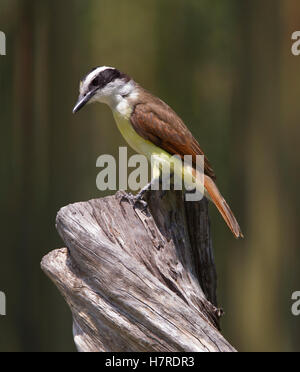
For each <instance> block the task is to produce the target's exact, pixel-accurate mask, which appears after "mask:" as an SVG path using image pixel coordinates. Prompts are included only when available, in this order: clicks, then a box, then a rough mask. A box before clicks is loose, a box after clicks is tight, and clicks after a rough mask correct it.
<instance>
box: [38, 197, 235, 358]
mask: <svg viewBox="0 0 300 372" xmlns="http://www.w3.org/2000/svg"><path fill="white" fill-rule="evenodd" d="M146 199H147V201H148V207H147V209H146V210H142V209H139V208H135V207H134V206H133V204H132V201H131V199H130V198H129V197H128V195H127V194H126V193H123V192H118V193H117V194H116V195H114V196H110V197H107V198H104V199H97V200H91V201H89V202H82V203H77V204H74V205H69V206H67V207H65V208H63V209H62V210H61V211H60V212H59V213H58V216H57V230H58V232H59V234H60V236H61V237H62V239H63V240H64V242H65V244H66V246H67V248H64V249H61V250H57V251H54V252H51V253H50V254H49V255H47V256H46V257H44V259H43V261H42V269H43V270H44V272H45V273H46V274H47V275H48V276H49V277H50V278H51V280H52V281H53V282H54V283H55V284H56V285H57V287H58V288H59V290H60V292H61V293H62V295H63V296H64V298H65V299H66V301H67V303H68V304H69V306H70V309H71V311H72V315H73V320H74V327H73V332H74V340H75V343H76V346H77V348H78V350H79V351H113V352H121V351H123V352H124V351H139V352H151V351H152V352H153V351H160V352H162V351H212V352H215V351H226V352H229V351H235V350H234V348H233V347H232V346H231V345H230V344H229V343H228V342H227V341H226V340H225V339H224V337H223V336H222V335H221V334H220V332H219V330H218V329H219V318H220V316H221V313H222V312H221V311H220V310H219V309H218V308H217V300H216V285H217V279H216V271H215V264H214V258H213V252H212V243H211V236H210V226H209V218H208V205H207V204H208V203H207V201H206V200H205V199H204V200H202V201H201V202H199V203H187V202H185V201H184V199H183V195H182V193H181V192H174V191H170V192H168V193H167V194H166V195H165V196H163V197H162V194H161V193H160V192H153V191H152V192H149V193H148V194H147V195H146Z"/></svg>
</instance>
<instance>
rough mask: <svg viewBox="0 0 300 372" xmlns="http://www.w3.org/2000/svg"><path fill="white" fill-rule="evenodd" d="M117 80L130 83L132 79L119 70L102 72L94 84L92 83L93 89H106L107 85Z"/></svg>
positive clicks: (94, 80) (93, 81)
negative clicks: (124, 80)
mask: <svg viewBox="0 0 300 372" xmlns="http://www.w3.org/2000/svg"><path fill="white" fill-rule="evenodd" d="M116 79H126V81H129V80H130V78H129V77H128V76H127V75H125V74H122V73H121V72H120V71H119V70H117V69H106V70H104V71H101V72H100V73H99V75H98V76H96V77H95V78H94V79H93V80H92V82H91V83H90V86H91V87H99V89H102V88H104V87H105V86H106V85H107V84H109V83H111V82H112V81H114V80H116Z"/></svg>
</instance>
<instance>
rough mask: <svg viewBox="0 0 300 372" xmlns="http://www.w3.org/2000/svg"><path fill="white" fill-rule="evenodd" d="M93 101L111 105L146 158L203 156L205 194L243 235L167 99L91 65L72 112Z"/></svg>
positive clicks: (211, 172) (130, 141)
mask: <svg viewBox="0 0 300 372" xmlns="http://www.w3.org/2000/svg"><path fill="white" fill-rule="evenodd" d="M95 102H99V103H104V104H106V105H108V106H109V107H110V108H111V110H112V113H113V116H114V119H115V121H116V124H117V126H118V128H119V130H120V132H121V134H122V135H123V137H124V138H125V140H126V141H127V143H128V144H129V146H130V147H132V148H133V149H134V150H135V151H136V152H138V153H140V154H143V155H145V156H147V158H148V159H149V155H151V154H163V155H164V156H169V157H171V156H174V155H177V156H180V157H181V158H182V159H183V158H184V156H186V155H189V156H191V157H192V159H193V166H194V164H195V163H196V157H197V155H202V156H204V190H205V196H207V197H208V199H209V200H210V201H212V202H213V203H214V204H215V206H216V207H217V209H218V210H219V212H220V214H221V216H222V217H223V219H224V221H225V222H226V224H227V225H228V227H229V229H230V230H231V232H232V233H233V235H234V236H235V237H236V238H237V239H238V238H243V237H244V236H243V233H242V231H241V228H240V226H239V224H238V222H237V220H236V218H235V216H234V214H233V212H232V211H231V209H230V207H229V205H228V204H227V202H226V201H225V199H224V198H223V196H222V194H221V193H220V191H219V189H218V187H217V185H216V175H215V172H214V170H213V168H212V166H211V164H210V163H209V161H208V159H207V157H206V156H205V155H204V152H203V151H202V150H201V148H200V145H199V143H198V142H197V140H196V139H195V137H194V136H193V135H192V133H191V132H190V130H189V129H188V128H187V126H186V125H185V124H184V122H183V120H182V119H181V118H180V117H179V116H178V115H177V114H176V112H175V111H173V109H172V108H171V107H170V106H169V105H168V104H167V103H165V102H164V101H162V100H161V99H159V98H158V97H156V96H155V95H153V94H151V93H150V92H149V91H147V90H146V89H144V88H143V87H142V86H141V85H140V84H138V83H137V82H135V81H134V80H133V79H132V78H131V77H130V76H129V75H127V74H125V73H123V72H121V71H120V70H118V69H117V68H114V67H108V66H101V67H96V68H93V69H92V70H91V71H90V72H89V73H88V74H86V75H85V77H84V78H83V79H82V80H81V81H80V88H79V97H78V101H77V103H76V105H75V107H74V109H73V113H74V114H75V113H77V112H78V111H79V110H81V109H82V108H83V107H84V106H85V105H87V104H90V103H95ZM194 167H195V166H194ZM149 185H151V184H149ZM149 185H147V186H146V187H145V188H144V189H143V190H142V191H141V192H140V193H139V195H138V199H141V198H142V196H143V194H144V192H145V191H146V190H147V189H149Z"/></svg>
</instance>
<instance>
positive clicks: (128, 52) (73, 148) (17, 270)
mask: <svg viewBox="0 0 300 372" xmlns="http://www.w3.org/2000/svg"><path fill="white" fill-rule="evenodd" d="M0 30H1V31H4V32H5V33H6V36H7V56H1V57H0V107H1V110H0V122H1V135H0V152H1V156H0V162H1V166H0V172H1V184H0V203H1V204H0V205H1V212H2V213H1V217H0V226H1V240H2V242H1V253H0V290H1V291H4V292H5V293H6V295H7V302H8V307H7V316H6V317H0V351H72V350H75V348H74V345H73V341H72V329H71V316H70V312H69V309H68V308H67V305H66V304H65V303H64V301H63V299H62V298H61V296H60V295H59V293H58V291H57V290H56V288H55V287H54V286H53V285H52V284H51V283H50V281H49V280H48V279H47V278H46V277H45V275H44V274H43V273H42V272H41V270H40V266H39V263H40V260H41V258H42V256H43V255H45V254H46V253H48V252H49V251H50V250H52V249H55V248H60V247H61V246H62V245H63V243H62V242H61V241H60V239H59V236H58V234H57V233H56V230H55V226H54V224H55V216H56V212H57V211H58V210H59V209H60V208H61V207H62V206H64V205H66V204H68V203H72V202H76V201H82V200H87V199H90V198H95V197H101V196H103V194H101V193H100V192H99V191H97V189H96V183H95V180H96V175H97V173H98V170H97V169H96V159H97V157H98V156H99V155H101V154H113V155H117V154H118V147H119V146H120V145H124V144H125V143H124V141H123V139H122V138H121V135H120V134H119V133H118V130H117V128H116V126H115V124H114V121H113V118H112V115H111V113H110V111H109V109H108V108H107V107H105V106H100V105H94V106H91V107H89V109H86V110H84V111H82V112H81V113H80V114H78V116H73V115H72V113H71V112H72V107H73V105H74V103H75V101H76V99H77V92H78V84H79V79H80V78H81V77H82V76H83V75H84V74H85V73H86V72H88V71H89V70H90V69H91V68H92V67H95V66H98V65H108V66H110V65H111V66H115V67H118V68H119V69H121V70H123V71H124V72H127V73H128V74H130V75H132V76H133V77H134V78H135V80H137V81H138V82H140V83H141V84H142V85H143V86H144V87H146V88H148V89H149V90H151V91H152V92H153V93H155V94H156V95H158V96H160V97H161V98H162V99H164V100H165V101H167V102H168V103H169V104H170V105H171V106H172V107H173V108H174V109H175V111H177V113H178V114H180V116H181V117H182V118H183V119H184V121H185V122H186V124H187V125H188V126H189V127H190V128H191V130H192V132H193V133H194V135H195V136H196V138H197V139H198V140H199V142H200V144H201V146H202V147H203V148H204V150H205V151H206V153H207V154H208V157H209V159H210V160H211V162H212V164H213V165H214V168H215V171H216V173H217V176H218V184H219V187H220V189H221V190H222V192H223V194H224V195H225V197H226V198H227V199H228V202H229V204H230V205H231V206H232V208H233V210H234V212H235V214H236V215H237V217H238V219H239V220H240V223H241V226H242V228H243V230H244V233H245V236H246V239H245V240H244V241H235V240H234V238H233V237H232V235H231V233H230V232H229V230H228V229H227V227H226V226H225V224H224V222H223V221H222V219H221V218H220V217H219V215H218V213H217V212H216V210H215V208H214V207H212V208H211V218H212V226H213V238H214V247H215V256H216V261H217V269H218V275H219V302H220V305H222V306H223V308H224V310H225V312H226V315H225V317H224V320H223V333H224V335H225V337H227V338H228V339H229V341H230V342H231V343H232V344H233V345H234V346H235V347H236V348H238V350H240V351H300V336H299V335H300V332H299V330H300V317H298V318H296V317H294V316H292V314H291V305H292V301H291V295H292V293H293V292H294V291H296V290H300V280H299V278H300V266H299V264H300V251H299V247H298V244H297V226H298V228H299V216H298V213H299V212H298V211H299V209H300V205H299V201H300V198H299V194H298V187H299V182H298V181H299V179H298V177H297V175H298V171H299V155H300V151H299V144H297V143H298V142H299V118H300V104H299V99H300V56H299V57H295V56H293V55H292V54H291V46H292V41H291V34H292V33H293V32H294V31H296V30H300V2H299V1H298V0H263V1H261V0H244V1H240V0H215V1H209V0H152V1H149V0H130V1H129V0H114V1H112V0H64V1H58V0H43V1H38V0H0ZM297 212H298V213H297Z"/></svg>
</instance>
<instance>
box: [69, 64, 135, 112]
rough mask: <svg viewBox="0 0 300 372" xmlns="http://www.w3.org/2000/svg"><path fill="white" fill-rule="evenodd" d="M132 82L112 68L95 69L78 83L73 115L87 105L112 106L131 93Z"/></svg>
mask: <svg viewBox="0 0 300 372" xmlns="http://www.w3.org/2000/svg"><path fill="white" fill-rule="evenodd" d="M133 86H134V82H133V80H131V79H130V77H129V76H128V75H126V74H123V73H122V72H120V71H119V70H117V69H116V68H114V67H106V66H103V67H97V68H94V69H93V70H92V71H91V72H89V73H88V74H87V75H86V76H85V77H84V78H83V79H82V81H81V82H80V89H79V98H78V102H77V103H76V105H75V107H74V110H73V113H74V114H75V113H76V112H78V111H79V110H80V109H81V108H82V107H84V106H85V105H86V104H88V103H93V102H101V103H106V104H108V105H113V104H114V103H115V102H116V101H117V100H118V98H119V97H126V96H127V95H128V94H130V92H131V91H132V89H133Z"/></svg>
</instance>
